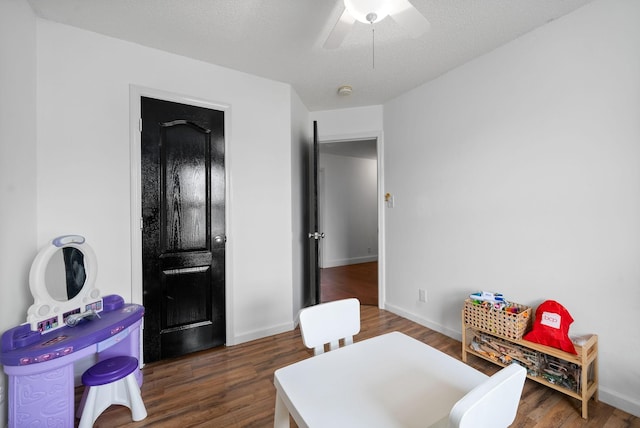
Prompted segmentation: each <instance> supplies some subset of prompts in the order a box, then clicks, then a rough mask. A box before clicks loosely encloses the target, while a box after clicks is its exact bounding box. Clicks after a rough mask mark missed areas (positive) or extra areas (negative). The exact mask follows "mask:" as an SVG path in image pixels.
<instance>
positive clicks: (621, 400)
mask: <svg viewBox="0 0 640 428" xmlns="http://www.w3.org/2000/svg"><path fill="white" fill-rule="evenodd" d="M382 309H385V310H387V311H389V312H393V313H394V314H396V315H399V316H401V317H403V318H406V319H408V320H411V321H413V322H416V323H418V324H420V325H423V326H425V327H427V328H430V329H431V330H435V331H437V332H438V333H442V334H444V335H445V336H448V337H451V338H453V339H456V340H458V341H461V340H462V333H461V332H459V331H456V330H453V329H450V328H448V327H445V326H443V325H441V324H438V323H434V322H432V321H429V320H428V319H426V318H424V317H422V316H420V315H417V314H414V313H412V312H408V311H405V310H404V309H401V308H399V307H397V306H394V305H390V304H388V303H387V304H385V305H384V307H382ZM598 399H599V400H600V401H602V402H603V403H606V404H608V405H610V406H613V407H615V408H617V409H620V410H622V411H624V412H627V413H630V414H632V415H634V416H637V417H639V418H640V401H638V399H637V398H632V397H627V396H625V395H622V394H620V393H618V392H616V391H612V390H610V389H608V388H606V387H602V386H599V387H598Z"/></svg>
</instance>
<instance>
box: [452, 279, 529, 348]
mask: <svg viewBox="0 0 640 428" xmlns="http://www.w3.org/2000/svg"><path fill="white" fill-rule="evenodd" d="M464 321H465V324H467V325H468V326H470V327H472V328H474V329H477V330H482V331H484V332H487V333H490V334H495V335H498V336H503V337H505V338H507V339H510V340H520V339H522V336H523V334H524V333H526V331H527V330H528V329H529V326H530V325H531V308H530V307H528V306H524V305H519V304H517V303H513V302H509V301H507V300H506V299H505V298H504V296H503V295H502V294H500V293H492V292H488V291H481V292H478V293H473V294H471V295H470V296H469V298H468V299H466V300H465V302H464Z"/></svg>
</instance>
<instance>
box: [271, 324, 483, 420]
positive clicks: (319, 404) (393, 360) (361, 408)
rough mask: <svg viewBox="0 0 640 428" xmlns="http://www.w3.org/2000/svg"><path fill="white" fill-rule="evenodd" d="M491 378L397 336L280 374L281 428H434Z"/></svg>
mask: <svg viewBox="0 0 640 428" xmlns="http://www.w3.org/2000/svg"><path fill="white" fill-rule="evenodd" d="M487 379H488V377H487V376H486V375H485V374H483V373H481V372H479V371H477V370H476V369H474V368H472V367H470V366H468V365H466V364H464V363H463V362H461V361H458V360H456V359H455V358H452V357H450V356H449V355H447V354H445V353H443V352H440V351H438V350H437V349H434V348H432V347H430V346H429V345H426V344H424V343H422V342H420V341H418V340H415V339H413V338H411V337H409V336H406V335H404V334H402V333H399V332H393V333H388V334H384V335H381V336H377V337H374V338H372V339H368V340H364V341H362V342H357V343H354V344H353V345H349V346H346V347H343V348H340V349H337V350H335V351H331V352H327V353H324V354H321V355H318V356H315V357H311V358H308V359H306V360H303V361H300V362H298V363H295V364H292V365H290V366H287V367H283V368H281V369H279V370H276V372H275V376H274V384H275V387H276V391H277V395H276V411H275V420H274V426H275V427H276V428H280V427H288V426H289V414H291V416H292V417H293V419H294V420H295V421H296V423H297V424H298V426H299V427H301V428H302V427H312V428H323V427H327V428H329V427H350V428H354V427H367V428H372V427H385V428H391V427H428V426H430V425H440V424H443V423H445V424H446V421H447V419H448V415H449V412H450V410H451V408H452V407H453V405H454V404H455V403H456V402H457V401H458V400H459V399H460V398H462V397H463V396H464V395H465V394H466V393H467V392H469V391H470V390H472V389H473V388H474V387H476V386H477V385H479V384H480V383H482V382H484V381H485V380H487Z"/></svg>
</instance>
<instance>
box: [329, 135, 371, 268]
mask: <svg viewBox="0 0 640 428" xmlns="http://www.w3.org/2000/svg"><path fill="white" fill-rule="evenodd" d="M342 144H349V143H348V142H345V143H342ZM319 168H320V177H321V183H322V184H321V186H320V194H319V199H320V213H319V214H320V224H321V231H322V232H323V233H324V234H325V235H326V237H325V238H324V239H323V240H322V242H321V254H322V255H321V260H322V266H321V267H323V268H328V267H334V266H343V265H348V264H354V263H365V262H370V261H375V260H377V259H378V212H377V176H378V165H377V161H376V160H375V159H363V158H356V157H350V156H337V155H332V154H328V153H322V149H321V150H320V161H319Z"/></svg>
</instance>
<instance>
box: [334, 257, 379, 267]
mask: <svg viewBox="0 0 640 428" xmlns="http://www.w3.org/2000/svg"><path fill="white" fill-rule="evenodd" d="M377 261H378V255H377V254H372V255H368V256H362V257H351V258H348V259H338V260H324V261H323V265H322V267H323V268H332V267H337V266H347V265H357V264H358V263H369V262H377Z"/></svg>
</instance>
